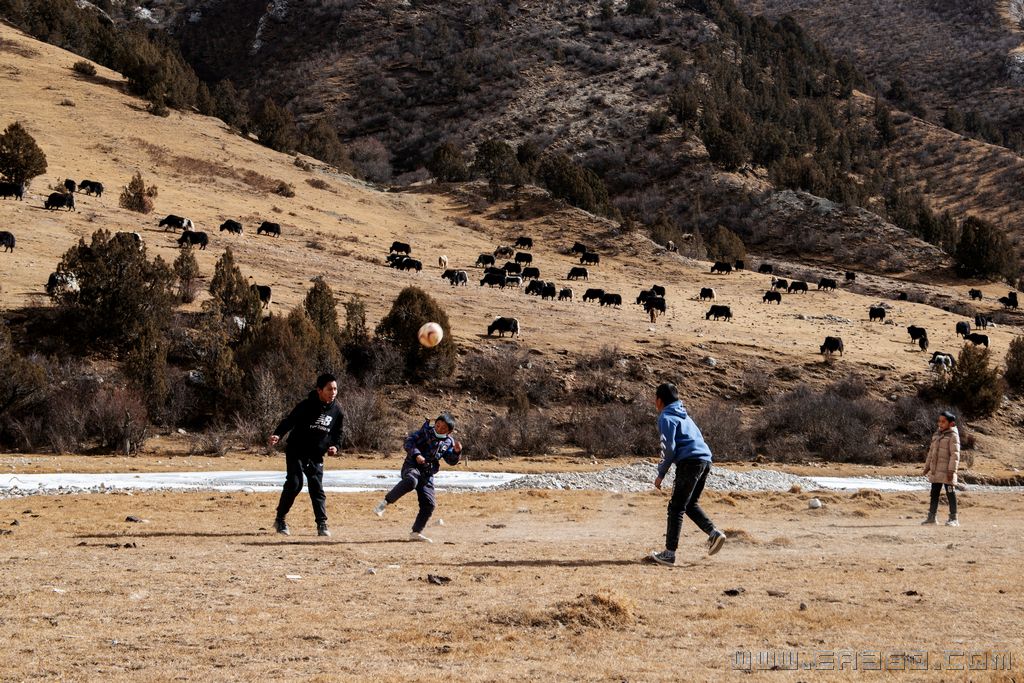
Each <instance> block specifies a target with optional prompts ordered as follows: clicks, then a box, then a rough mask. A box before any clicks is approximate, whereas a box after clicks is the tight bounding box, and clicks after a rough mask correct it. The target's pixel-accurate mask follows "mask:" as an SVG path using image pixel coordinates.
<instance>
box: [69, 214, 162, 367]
mask: <svg viewBox="0 0 1024 683" xmlns="http://www.w3.org/2000/svg"><path fill="white" fill-rule="evenodd" d="M57 273H58V274H59V275H61V276H63V277H64V278H65V279H66V280H73V281H75V282H77V284H78V286H77V288H74V289H72V288H63V289H61V290H59V291H55V292H54V293H53V295H52V296H53V298H54V300H55V301H56V303H57V305H58V306H60V308H61V309H62V313H63V315H64V317H65V323H66V324H67V325H69V327H70V328H71V329H73V330H74V329H77V331H78V338H80V339H82V340H84V341H85V343H86V344H87V345H89V346H92V347H97V346H98V347H101V348H102V347H103V346H108V345H109V346H112V347H114V348H116V349H122V350H123V349H126V348H130V347H131V346H132V345H133V344H134V343H135V342H136V340H137V339H138V338H139V337H140V336H142V335H143V334H144V333H146V331H147V330H157V331H163V330H165V329H166V327H167V323H168V321H169V319H170V314H171V307H172V302H173V294H172V291H171V288H172V285H173V282H174V275H173V274H172V272H171V269H170V268H169V267H168V265H167V264H166V263H164V261H163V260H162V259H161V258H160V257H157V258H156V259H155V260H153V261H148V260H146V252H145V249H143V250H140V249H139V247H138V244H137V243H136V242H135V240H134V239H132V236H131V235H128V234H126V233H119V234H116V235H111V234H110V233H109V232H107V231H106V230H97V231H96V232H95V233H93V235H92V239H91V241H90V242H89V244H86V243H85V240H84V239H83V240H79V242H78V245H77V246H75V247H72V248H71V249H69V250H68V251H67V253H65V254H64V257H63V258H62V259H61V262H60V264H59V265H58V266H57Z"/></svg>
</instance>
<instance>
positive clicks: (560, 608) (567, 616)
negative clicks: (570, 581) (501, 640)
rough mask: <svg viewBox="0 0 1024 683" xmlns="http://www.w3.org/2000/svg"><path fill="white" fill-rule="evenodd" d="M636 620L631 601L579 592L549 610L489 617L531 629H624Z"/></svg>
mask: <svg viewBox="0 0 1024 683" xmlns="http://www.w3.org/2000/svg"><path fill="white" fill-rule="evenodd" d="M638 621H639V619H638V617H637V614H636V606H635V604H634V603H633V601H632V600H631V599H629V598H627V597H624V596H622V595H619V594H617V593H613V592H610V591H601V592H597V593H580V594H579V595H578V596H576V599H575V600H566V601H564V602H560V603H558V604H556V605H555V606H554V607H551V608H550V609H546V610H525V611H519V612H516V611H513V612H506V613H504V614H500V615H496V616H494V617H492V618H491V622H492V623H495V624H500V625H503V626H528V627H531V628H551V627H566V626H568V627H577V628H597V629H624V628H628V627H631V626H635V625H636V624H637V622H638Z"/></svg>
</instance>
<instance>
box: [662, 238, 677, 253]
mask: <svg viewBox="0 0 1024 683" xmlns="http://www.w3.org/2000/svg"><path fill="white" fill-rule="evenodd" d="M665 249H666V250H668V251H670V252H672V253H675V252H677V251H679V247H677V246H676V243H675V242H673V241H672V240H669V241H668V242H667V243H666V244H665Z"/></svg>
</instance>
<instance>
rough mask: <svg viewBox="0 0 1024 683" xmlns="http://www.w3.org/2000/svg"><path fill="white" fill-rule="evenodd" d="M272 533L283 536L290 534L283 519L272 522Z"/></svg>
mask: <svg viewBox="0 0 1024 683" xmlns="http://www.w3.org/2000/svg"><path fill="white" fill-rule="evenodd" d="M274 531H276V532H277V533H279V534H283V535H285V536H289V535H291V532H290V531H288V522H286V521H284V520H283V519H275V520H274Z"/></svg>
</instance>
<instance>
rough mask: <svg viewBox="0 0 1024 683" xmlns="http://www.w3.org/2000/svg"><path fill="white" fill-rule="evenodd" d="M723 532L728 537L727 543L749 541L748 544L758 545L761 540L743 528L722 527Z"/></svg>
mask: <svg viewBox="0 0 1024 683" xmlns="http://www.w3.org/2000/svg"><path fill="white" fill-rule="evenodd" d="M722 531H724V532H725V535H726V537H728V539H729V543H749V544H750V545H758V544H759V543H761V541H759V540H757V539H756V538H754V537H753V535H751V534H750V532H748V531H746V530H745V529H722Z"/></svg>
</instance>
